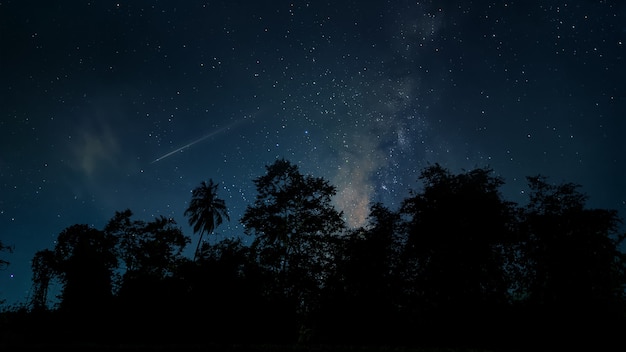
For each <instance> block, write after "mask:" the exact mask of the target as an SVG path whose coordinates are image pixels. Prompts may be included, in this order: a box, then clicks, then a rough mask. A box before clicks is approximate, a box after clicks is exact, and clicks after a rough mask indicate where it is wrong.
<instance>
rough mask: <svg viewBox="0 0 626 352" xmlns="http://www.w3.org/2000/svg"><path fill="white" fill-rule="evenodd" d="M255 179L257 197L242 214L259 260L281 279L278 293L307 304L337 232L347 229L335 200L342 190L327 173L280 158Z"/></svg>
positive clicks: (318, 280) (322, 273)
mask: <svg viewBox="0 0 626 352" xmlns="http://www.w3.org/2000/svg"><path fill="white" fill-rule="evenodd" d="M266 170H267V172H266V174H265V175H263V176H260V177H258V178H256V179H255V180H254V183H255V185H256V189H257V192H258V194H257V197H256V200H255V202H254V204H253V205H251V206H248V207H247V208H246V211H245V213H244V215H243V217H242V219H241V222H242V224H243V225H244V226H245V230H244V231H245V233H246V234H248V235H254V236H255V239H254V241H253V243H252V250H253V252H254V253H255V255H256V256H257V258H258V260H259V263H260V264H261V265H262V266H264V267H265V268H267V269H268V270H270V272H272V273H273V275H275V277H276V278H277V279H278V285H277V287H274V289H277V291H275V293H276V294H279V295H284V297H286V298H288V301H289V300H291V301H294V302H298V304H302V303H304V304H307V303H310V302H305V301H307V300H306V299H305V298H304V297H303V296H308V297H309V298H310V297H311V296H312V295H315V294H312V293H313V292H314V291H315V290H316V289H317V288H319V285H320V281H321V280H323V278H324V277H325V275H326V274H327V272H326V269H327V267H328V265H329V263H330V262H331V261H332V258H330V257H329V254H330V253H331V251H330V250H329V246H331V245H332V237H333V236H334V235H336V234H337V233H338V231H340V230H342V229H343V228H344V226H345V225H344V222H343V220H342V216H341V213H340V212H338V211H337V210H335V208H334V207H333V205H332V203H331V202H332V196H334V195H335V193H336V189H335V187H334V186H332V185H330V184H329V183H328V181H326V180H325V179H324V178H321V177H313V176H310V175H307V176H305V175H302V174H301V173H300V171H299V169H298V166H297V165H294V164H292V163H291V162H289V161H287V160H285V159H277V160H276V161H275V162H274V163H273V164H272V165H268V166H266Z"/></svg>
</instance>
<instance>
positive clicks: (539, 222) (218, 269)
mask: <svg viewBox="0 0 626 352" xmlns="http://www.w3.org/2000/svg"><path fill="white" fill-rule="evenodd" d="M266 171H267V172H266V174H265V175H263V176H260V177H258V178H256V179H255V180H254V183H255V185H256V187H257V191H258V195H257V198H256V200H255V202H254V203H253V204H251V205H250V206H249V207H248V208H247V209H246V211H245V214H244V216H243V217H242V219H241V220H240V221H241V223H242V224H243V225H244V226H245V234H246V235H248V236H251V237H252V243H251V245H250V246H247V245H244V243H243V242H242V239H241V238H239V237H233V238H229V239H224V240H222V241H219V242H216V243H213V244H210V243H209V242H203V241H202V234H203V233H204V232H206V233H211V232H212V231H214V229H215V227H216V226H218V225H220V224H221V223H222V221H223V219H228V213H227V212H226V204H225V202H224V201H223V200H221V199H219V198H218V197H217V195H216V191H217V186H216V184H214V183H213V181H210V182H209V183H208V184H207V183H202V184H201V185H200V186H199V187H198V188H196V190H195V191H194V193H193V194H192V199H193V200H192V202H191V203H190V206H189V209H188V210H187V212H185V215H186V216H189V222H190V224H191V225H193V226H194V232H196V233H197V232H200V235H201V236H200V237H201V238H200V240H199V242H198V245H197V248H196V251H195V257H194V260H190V259H187V258H185V257H183V256H182V255H181V253H182V251H183V249H184V247H185V246H186V245H187V244H189V243H190V239H189V238H188V237H187V236H185V235H184V234H183V233H182V231H181V230H180V229H179V228H178V227H177V226H176V223H175V222H174V221H173V220H171V219H166V218H163V217H160V218H156V219H154V220H152V221H150V222H144V221H141V220H134V219H132V212H131V211H130V210H125V211H122V212H116V213H115V215H114V216H113V218H112V219H111V220H110V221H109V222H108V224H107V225H106V226H105V228H104V229H103V230H98V229H94V228H91V227H88V226H86V225H72V226H70V227H68V228H67V229H65V230H63V231H62V232H61V233H60V234H59V236H58V239H57V242H56V246H55V248H54V249H52V250H49V249H45V250H42V251H40V252H38V253H37V254H36V255H35V257H34V258H33V262H32V267H33V296H32V302H29V305H27V306H22V307H16V308H13V309H8V310H6V311H5V312H3V313H2V314H1V315H0V318H1V319H0V339H1V340H2V341H3V343H4V345H5V346H9V347H10V346H22V345H25V344H26V345H46V346H51V345H56V344H65V345H67V344H74V343H86V344H92V345H94V344H95V345H98V346H111V347H115V346H128V345H133V346H146V345H152V346H154V345H162V346H164V345H171V346H183V345H192V346H213V347H214V348H218V347H216V346H231V348H234V347H233V346H250V345H255V346H266V344H267V346H270V345H271V346H275V345H277V344H278V345H280V344H282V345H290V346H291V345H293V344H296V345H297V346H359V345H361V346H362V345H365V346H379V347H380V348H383V346H396V347H400V346H404V347H417V346H421V347H424V346H431V347H445V348H450V347H457V348H485V349H494V350H495V349H502V350H505V349H509V350H521V349H533V350H537V349H542V350H547V349H552V350H557V349H564V348H570V347H577V348H580V347H590V348H595V349H601V348H603V347H605V346H612V345H613V344H617V343H623V342H622V341H620V340H619V338H620V336H621V335H620V333H621V332H622V331H624V329H626V310H625V308H626V306H625V303H626V296H625V288H626V287H625V285H626V255H625V254H624V253H623V252H621V251H620V250H619V248H620V246H621V245H622V242H623V240H624V234H620V233H619V226H620V219H619V217H618V216H617V213H616V212H615V211H613V210H604V209H589V208H587V207H586V204H585V203H586V200H587V197H586V195H584V194H583V193H581V192H580V191H579V186H577V185H573V184H568V183H566V184H559V185H554V184H550V183H548V181H547V179H546V178H545V177H542V176H535V177H529V178H528V183H529V188H530V192H529V202H528V204H526V205H525V206H519V205H517V204H514V203H511V202H509V201H506V200H505V199H503V197H502V195H501V194H500V191H499V189H500V187H501V186H502V185H503V184H504V180H502V179H500V178H498V177H496V176H494V174H493V172H492V170H490V169H488V168H484V169H475V170H471V171H468V172H463V173H460V174H452V173H451V172H449V171H448V170H446V169H445V168H443V167H441V166H440V165H437V164H435V165H432V166H430V167H427V168H425V169H424V170H423V172H422V174H421V177H420V180H421V181H422V183H423V188H422V189H421V190H419V191H412V192H410V193H409V195H408V196H407V198H405V200H404V201H403V202H402V204H401V206H400V208H399V209H398V210H391V209H388V208H386V207H385V206H384V205H383V204H380V203H375V204H372V205H371V208H370V214H369V221H368V224H367V225H366V226H364V227H362V228H356V229H346V227H345V225H344V223H343V220H342V214H341V213H340V212H338V211H336V210H335V209H334V207H333V203H332V197H333V196H334V195H335V192H336V190H335V188H334V187H333V186H332V185H330V184H329V183H328V182H327V181H326V180H324V179H323V178H316V177H312V176H307V175H302V174H301V173H300V171H299V169H298V167H297V166H296V165H294V164H291V163H290V162H289V161H287V160H284V159H279V160H277V161H276V162H275V163H274V164H272V165H269V166H267V169H266ZM5 248H6V247H4V246H2V245H1V244H0V249H5ZM3 263H5V262H4V261H2V262H0V264H3ZM52 280H58V281H59V282H60V283H61V284H62V288H63V289H62V292H61V296H60V304H59V306H58V307H54V308H50V307H48V305H47V289H48V287H49V285H50V283H51V281H52Z"/></svg>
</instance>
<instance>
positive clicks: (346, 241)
mask: <svg viewBox="0 0 626 352" xmlns="http://www.w3.org/2000/svg"><path fill="white" fill-rule="evenodd" d="M368 220H369V221H368V224H367V226H366V227H364V228H358V229H355V230H353V231H350V232H349V233H348V234H346V235H345V236H342V237H341V242H340V246H339V250H338V251H337V254H336V255H335V260H334V265H335V270H333V273H332V275H330V277H329V278H328V280H326V282H325V286H324V290H323V295H322V298H323V301H322V304H321V307H320V309H319V311H318V312H316V316H315V319H314V326H315V332H316V334H318V335H322V336H324V339H325V340H326V341H325V342H327V343H331V342H332V343H342V344H346V343H381V342H383V341H385V340H386V339H389V338H391V336H392V335H395V331H396V329H397V328H398V327H399V325H400V324H398V315H397V314H396V312H397V304H398V300H397V297H398V295H399V294H400V293H401V292H402V289H401V287H402V283H401V282H400V279H401V278H400V277H399V275H397V266H398V263H397V261H398V251H399V249H400V244H399V243H398V241H397V238H396V235H397V227H398V226H399V215H398V214H397V213H396V212H392V211H390V210H389V209H387V208H386V207H385V206H384V205H383V204H382V203H374V204H372V205H371V208H370V214H369V217H368ZM381 321H385V324H381V323H380V322H381Z"/></svg>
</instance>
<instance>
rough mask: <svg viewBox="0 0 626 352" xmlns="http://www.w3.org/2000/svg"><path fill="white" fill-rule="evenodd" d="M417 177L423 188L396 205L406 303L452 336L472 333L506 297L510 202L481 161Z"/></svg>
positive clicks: (433, 169)
mask: <svg viewBox="0 0 626 352" xmlns="http://www.w3.org/2000/svg"><path fill="white" fill-rule="evenodd" d="M420 179H421V180H422V181H423V184H424V187H423V190H422V192H419V193H413V194H412V196H411V197H409V198H407V199H405V200H404V202H403V203H402V206H401V210H400V212H401V214H402V216H403V218H404V219H406V224H405V226H406V236H407V237H406V246H405V251H406V252H405V253H404V260H405V268H406V271H405V272H406V278H407V280H408V282H409V283H410V285H409V286H407V290H409V292H411V295H413V299H412V300H411V301H412V302H420V304H419V305H417V306H414V307H413V308H414V309H417V310H418V311H420V312H421V313H422V316H430V317H431V321H430V322H428V326H429V327H435V326H437V322H439V323H440V324H441V325H440V326H439V328H443V326H447V327H448V328H449V329H456V330H457V331H456V332H457V334H456V336H458V337H461V336H463V335H461V334H464V336H465V337H464V338H470V337H471V338H474V337H475V336H478V334H479V333H480V332H481V331H483V332H484V331H487V330H488V328H487V327H486V326H484V323H485V322H489V321H491V320H492V319H489V315H490V314H496V312H498V311H500V310H501V308H502V307H503V306H504V305H505V304H506V303H507V301H508V289H509V283H508V280H507V275H506V272H505V270H504V268H505V264H506V256H505V255H504V253H505V252H506V250H507V245H508V243H510V242H511V241H512V238H513V232H512V231H511V228H512V224H514V221H515V217H514V214H515V206H514V204H513V203H510V202H506V201H504V200H503V198H502V196H501V194H500V192H499V187H500V186H501V185H502V184H503V180H502V179H500V178H498V177H496V176H494V175H493V174H492V172H491V170H490V169H488V168H484V169H475V170H471V171H468V172H464V173H461V174H452V173H451V172H450V171H449V170H447V169H445V168H443V167H442V166H440V165H438V164H435V165H433V166H430V167H427V168H426V169H424V170H423V171H422V173H421V176H420ZM411 304H413V303H411ZM479 315H480V316H482V317H483V319H477V317H478V316H479ZM454 324H457V326H456V327H454V326H453V325H454ZM481 324H483V325H481ZM472 335H474V336H472Z"/></svg>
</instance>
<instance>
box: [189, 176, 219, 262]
mask: <svg viewBox="0 0 626 352" xmlns="http://www.w3.org/2000/svg"><path fill="white" fill-rule="evenodd" d="M217 186H218V185H217V184H215V183H213V180H212V179H209V183H206V182H205V181H202V182H201V183H200V186H198V187H196V188H194V189H193V191H192V194H191V195H192V197H191V202H190V203H189V206H188V207H187V209H185V213H184V215H185V216H188V217H189V225H191V226H193V232H194V233H200V238H199V239H198V245H197V246H196V250H195V252H194V261H195V260H196V258H197V257H198V252H199V250H200V248H201V243H202V236H203V235H204V233H205V232H206V233H207V234H210V233H212V232H213V230H215V228H216V227H218V226H219V225H221V224H222V222H223V221H224V219H226V220H228V221H230V217H229V215H228V211H227V208H226V203H225V202H224V200H223V199H221V198H219V197H218V196H217Z"/></svg>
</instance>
